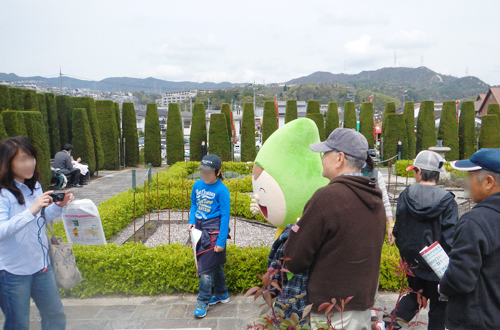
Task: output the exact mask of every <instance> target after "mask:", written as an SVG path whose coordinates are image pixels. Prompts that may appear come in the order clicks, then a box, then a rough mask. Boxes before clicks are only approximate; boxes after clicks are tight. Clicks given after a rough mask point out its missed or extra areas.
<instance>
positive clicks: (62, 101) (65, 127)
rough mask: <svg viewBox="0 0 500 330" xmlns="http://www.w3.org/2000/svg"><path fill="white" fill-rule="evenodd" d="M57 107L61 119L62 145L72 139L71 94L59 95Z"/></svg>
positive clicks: (60, 138)
mask: <svg viewBox="0 0 500 330" xmlns="http://www.w3.org/2000/svg"><path fill="white" fill-rule="evenodd" d="M56 108H57V117H58V119H59V135H60V136H59V141H60V142H61V147H62V146H64V145H65V144H66V143H69V142H70V141H71V103H70V98H69V96H68V95H57V96H56Z"/></svg>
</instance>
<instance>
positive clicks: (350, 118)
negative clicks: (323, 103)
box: [344, 102, 358, 130]
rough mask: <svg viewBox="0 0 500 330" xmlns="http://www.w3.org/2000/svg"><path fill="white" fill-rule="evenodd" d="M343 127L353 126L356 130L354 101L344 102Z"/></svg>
mask: <svg viewBox="0 0 500 330" xmlns="http://www.w3.org/2000/svg"><path fill="white" fill-rule="evenodd" d="M344 128H353V129H355V130H357V128H358V123H357V119H356V105H355V104H354V102H345V103H344Z"/></svg>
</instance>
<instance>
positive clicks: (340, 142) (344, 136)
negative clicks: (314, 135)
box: [309, 128, 368, 160]
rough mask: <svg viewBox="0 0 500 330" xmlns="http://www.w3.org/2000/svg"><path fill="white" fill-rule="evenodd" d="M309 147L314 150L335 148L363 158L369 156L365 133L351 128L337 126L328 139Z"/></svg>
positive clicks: (324, 150)
mask: <svg viewBox="0 0 500 330" xmlns="http://www.w3.org/2000/svg"><path fill="white" fill-rule="evenodd" d="M309 148H311V150H312V151H314V152H329V151H334V150H335V151H338V152H343V153H344V154H346V155H348V156H351V157H354V158H357V159H361V160H366V157H367V156H368V141H367V140H366V138H365V137H364V135H363V134H361V133H359V132H356V131H355V130H353V129H350V128H337V129H335V130H334V131H333V132H332V134H330V136H329V137H328V139H326V141H324V142H320V143H315V144H311V145H310V146H309Z"/></svg>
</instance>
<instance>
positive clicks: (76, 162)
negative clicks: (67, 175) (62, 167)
mask: <svg viewBox="0 0 500 330" xmlns="http://www.w3.org/2000/svg"><path fill="white" fill-rule="evenodd" d="M81 161H82V159H81V158H80V157H78V159H77V160H74V159H73V156H71V165H73V168H77V169H79V170H80V173H81V174H82V177H83V180H82V181H83V183H82V184H87V183H86V181H87V173H88V172H89V166H88V165H87V164H82V163H81Z"/></svg>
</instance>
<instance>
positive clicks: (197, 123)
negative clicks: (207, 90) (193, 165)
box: [189, 103, 207, 161]
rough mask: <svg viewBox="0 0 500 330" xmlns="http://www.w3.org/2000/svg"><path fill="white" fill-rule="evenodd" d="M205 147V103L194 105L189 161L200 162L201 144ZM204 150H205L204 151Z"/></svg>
mask: <svg viewBox="0 0 500 330" xmlns="http://www.w3.org/2000/svg"><path fill="white" fill-rule="evenodd" d="M203 142H205V148H206V146H207V117H206V112H205V103H195V104H194V107H193V119H192V121H191V134H190V136H189V159H190V160H191V161H201V144H202V143H203ZM205 150H206V149H205Z"/></svg>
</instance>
